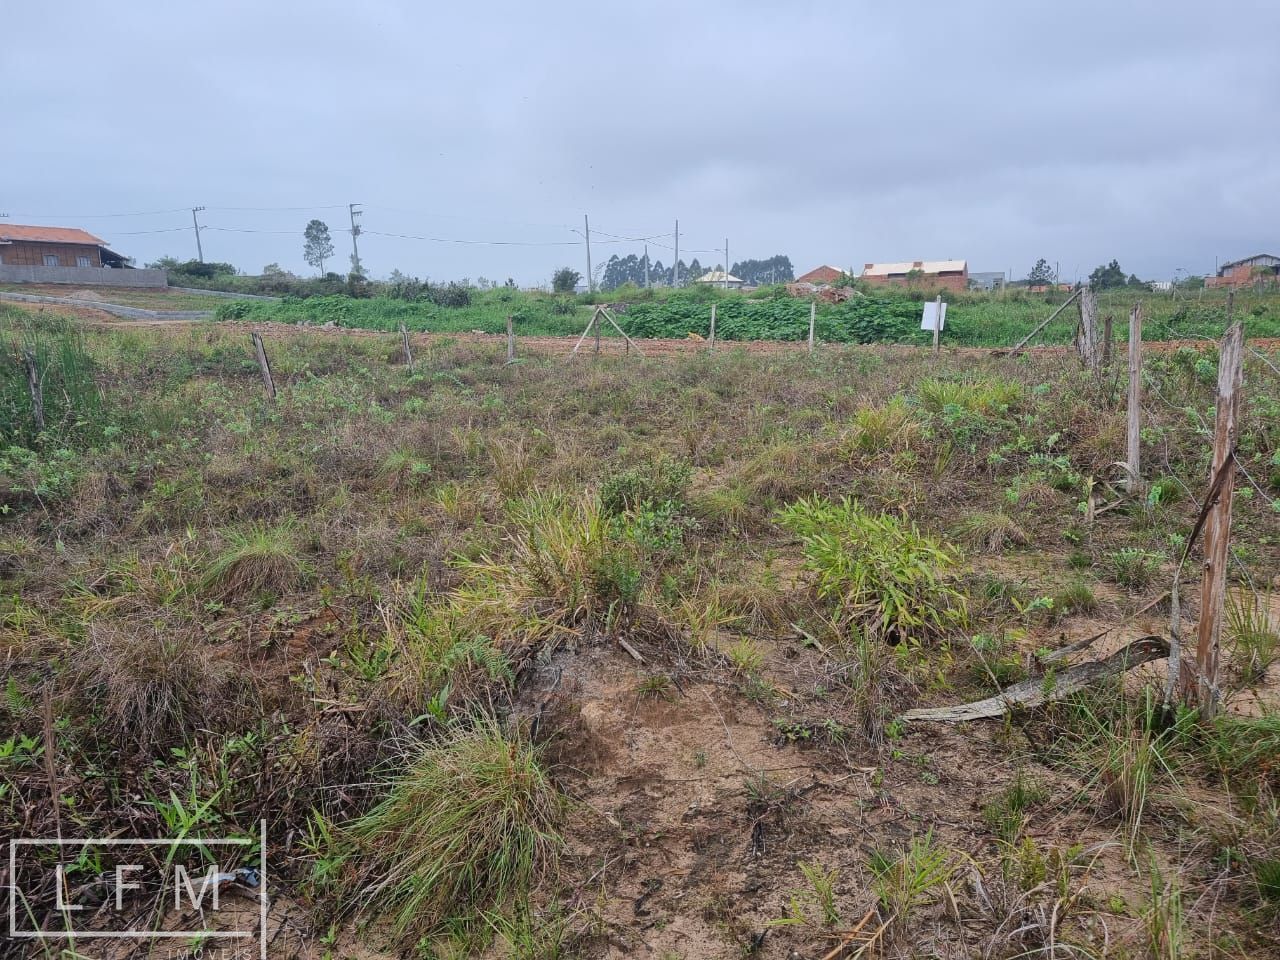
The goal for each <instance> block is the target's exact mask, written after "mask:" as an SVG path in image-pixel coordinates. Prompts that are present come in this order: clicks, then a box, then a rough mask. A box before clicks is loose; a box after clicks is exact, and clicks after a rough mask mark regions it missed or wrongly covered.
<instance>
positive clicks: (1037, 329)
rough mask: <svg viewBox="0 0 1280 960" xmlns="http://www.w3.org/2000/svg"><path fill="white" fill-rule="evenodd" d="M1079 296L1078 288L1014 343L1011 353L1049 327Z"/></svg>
mask: <svg viewBox="0 0 1280 960" xmlns="http://www.w3.org/2000/svg"><path fill="white" fill-rule="evenodd" d="M1078 296H1080V291H1079V290H1077V291H1076V292H1075V293H1073V294H1071V296H1069V297H1067V299H1066V300H1064V301H1063V302H1062V305H1061V306H1059V307H1058V308H1057V309H1056V310H1054V311H1053V313H1051V314H1049V315H1048V316H1047V317H1045V318H1044V319H1043V320H1041V321H1040V322H1039V323H1037V324H1036V325H1035V329H1033V330H1032V331H1031V332H1030V333H1028V334H1027V335H1026V336H1025V337H1023V338H1022V339H1021V340H1019V341H1018V342H1017V343H1016V344H1014V346H1013V349H1012V350H1010V351H1009V352H1010V353H1017V352H1018V351H1019V350H1021V349H1022V348H1023V347H1025V346H1026V345H1027V344H1028V343H1030V342H1031V340H1032V338H1033V337H1034V336H1035V335H1036V334H1037V333H1039V332H1040V331H1041V330H1043V329H1044V328H1045V327H1047V326H1048V325H1049V324H1050V323H1052V322H1053V319H1054V317H1056V316H1057V315H1058V314H1060V313H1061V312H1062V311H1063V310H1065V309H1067V307H1069V306H1071V302H1072V301H1073V300H1075V299H1076V297H1078Z"/></svg>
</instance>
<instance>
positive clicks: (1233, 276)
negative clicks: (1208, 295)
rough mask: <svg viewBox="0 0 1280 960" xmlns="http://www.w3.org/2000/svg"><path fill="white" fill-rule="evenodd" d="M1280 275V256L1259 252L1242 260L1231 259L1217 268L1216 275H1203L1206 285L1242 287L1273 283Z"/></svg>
mask: <svg viewBox="0 0 1280 960" xmlns="http://www.w3.org/2000/svg"><path fill="white" fill-rule="evenodd" d="M1278 276H1280V257H1276V256H1272V255H1271V254H1269V253H1259V254H1255V255H1254V256H1252V257H1245V258H1244V259H1243V260H1232V261H1231V262H1230V263H1224V264H1223V265H1222V266H1220V267H1219V268H1218V275H1217V276H1216V277H1205V280H1204V285H1205V286H1206V287H1244V286H1248V285H1249V284H1252V283H1258V282H1260V281H1261V282H1270V283H1275V282H1276V278H1277V277H1278Z"/></svg>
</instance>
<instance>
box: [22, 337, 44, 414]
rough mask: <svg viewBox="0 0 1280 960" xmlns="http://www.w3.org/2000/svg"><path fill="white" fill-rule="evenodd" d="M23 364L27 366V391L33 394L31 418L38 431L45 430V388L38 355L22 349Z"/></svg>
mask: <svg viewBox="0 0 1280 960" xmlns="http://www.w3.org/2000/svg"><path fill="white" fill-rule="evenodd" d="M22 365H23V366H24V367H26V368H27V392H28V393H30V394H31V418H32V419H33V420H34V421H35V424H36V432H37V433H43V432H44V389H43V384H42V383H41V382H40V381H41V377H40V367H39V365H38V364H37V363H36V355H35V354H34V353H32V352H31V351H30V350H23V351H22Z"/></svg>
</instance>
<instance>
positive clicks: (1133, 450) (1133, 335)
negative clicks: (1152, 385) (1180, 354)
mask: <svg viewBox="0 0 1280 960" xmlns="http://www.w3.org/2000/svg"><path fill="white" fill-rule="evenodd" d="M1110 319H1111V318H1110V317H1107V320H1108V321H1110ZM1108 342H1110V341H1109V340H1108ZM1126 437H1127V439H1128V453H1127V455H1126V462H1127V464H1128V466H1129V479H1128V481H1127V482H1126V483H1125V489H1126V490H1128V491H1129V492H1130V493H1138V492H1139V491H1140V490H1141V489H1142V479H1141V469H1142V467H1141V463H1140V459H1139V457H1140V453H1139V446H1140V441H1141V438H1142V301H1141V300H1139V301H1138V302H1137V303H1135V304H1134V305H1133V309H1132V310H1130V311H1129V423H1128V430H1127V431H1126Z"/></svg>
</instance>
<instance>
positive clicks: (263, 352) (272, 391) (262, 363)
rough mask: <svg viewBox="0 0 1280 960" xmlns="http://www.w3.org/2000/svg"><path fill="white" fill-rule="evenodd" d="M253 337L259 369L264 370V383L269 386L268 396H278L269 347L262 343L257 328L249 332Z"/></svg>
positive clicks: (273, 397)
mask: <svg viewBox="0 0 1280 960" xmlns="http://www.w3.org/2000/svg"><path fill="white" fill-rule="evenodd" d="M249 336H251V337H252V338H253V350H254V352H255V353H256V354H257V355H258V370H260V371H261V372H262V385H263V386H265V387H266V388H267V396H269V397H270V398H271V399H272V400H274V399H275V398H276V382H275V380H274V379H273V378H272V376H271V364H270V363H268V362H267V349H266V347H264V346H263V345H262V337H260V336H258V332H257V331H256V330H255V331H254V332H253V333H251V334H249Z"/></svg>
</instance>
